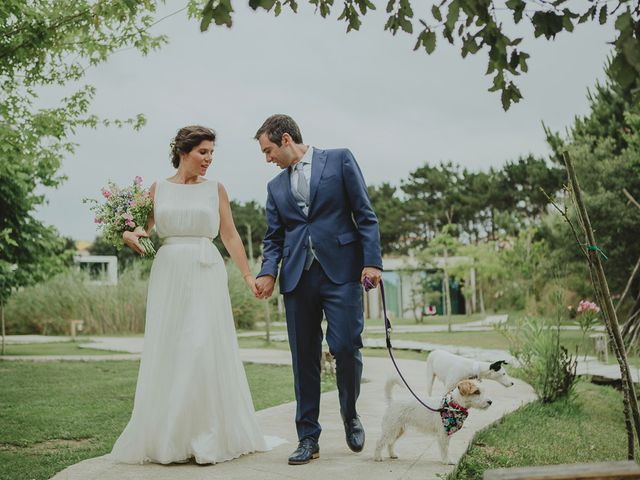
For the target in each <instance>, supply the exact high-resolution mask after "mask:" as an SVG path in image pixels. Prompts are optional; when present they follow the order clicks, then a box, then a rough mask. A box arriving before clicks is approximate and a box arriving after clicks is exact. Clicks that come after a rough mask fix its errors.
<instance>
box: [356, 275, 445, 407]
mask: <svg viewBox="0 0 640 480" xmlns="http://www.w3.org/2000/svg"><path fill="white" fill-rule="evenodd" d="M362 287H363V288H364V290H365V291H366V292H368V291H369V290H371V289H372V288H376V287H375V285H374V284H373V283H372V282H371V280H369V278H368V277H364V280H363V281H362ZM380 295H381V296H382V312H383V315H384V333H385V337H386V340H387V351H388V352H389V357H391V361H392V362H393V366H394V367H396V371H397V372H398V375H400V378H401V379H402V382H403V383H404V385H405V386H406V387H407V388H408V389H409V391H410V392H411V395H413V396H414V397H415V399H416V400H417V401H418V402H419V403H420V404H421V405H422V406H423V407H425V408H426V409H428V410H431V411H432V412H443V411H444V410H445V409H444V408H433V407H430V406H429V405H427V404H426V403H424V402H423V401H422V400H421V399H420V397H418V395H416V393H415V392H414V391H413V389H412V388H411V387H410V386H409V384H408V383H407V381H406V380H405V378H404V375H402V372H401V371H400V368H398V364H397V363H396V359H395V358H394V356H393V347H392V345H391V321H390V320H389V315H387V302H386V300H385V298H384V283H383V282H382V278H381V279H380Z"/></svg>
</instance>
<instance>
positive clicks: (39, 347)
mask: <svg viewBox="0 0 640 480" xmlns="http://www.w3.org/2000/svg"><path fill="white" fill-rule="evenodd" d="M82 343H85V342H82ZM118 353H121V352H112V351H110V350H95V349H93V348H80V347H79V346H78V342H71V341H68V342H55V343H23V344H9V345H5V354H6V355H8V356H11V355H114V354H118Z"/></svg>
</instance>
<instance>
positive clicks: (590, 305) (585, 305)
mask: <svg viewBox="0 0 640 480" xmlns="http://www.w3.org/2000/svg"><path fill="white" fill-rule="evenodd" d="M577 312H578V313H583V312H593V313H598V312H600V307H598V305H596V303H595V302H590V301H588V300H580V303H579V304H578V309H577Z"/></svg>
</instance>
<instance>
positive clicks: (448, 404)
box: [373, 377, 491, 464]
mask: <svg viewBox="0 0 640 480" xmlns="http://www.w3.org/2000/svg"><path fill="white" fill-rule="evenodd" d="M396 384H400V381H399V380H398V379H397V378H395V377H394V378H390V379H389V380H387V383H386V385H385V394H386V398H387V404H388V406H387V410H386V411H385V413H384V416H383V417H382V433H381V435H380V439H379V440H378V443H377V444H376V450H375V453H374V456H373V458H374V460H376V461H378V462H381V461H382V449H383V448H384V447H387V451H388V452H389V457H391V458H398V456H397V455H396V453H395V450H394V445H395V443H396V441H397V440H398V439H399V438H400V437H401V436H402V435H403V434H404V432H405V431H406V430H407V428H409V427H413V428H415V429H417V430H418V431H420V432H422V433H425V434H427V435H429V434H431V435H435V436H436V438H437V439H438V445H439V446H440V455H441V457H442V463H444V464H453V463H454V462H452V461H451V460H450V459H449V438H450V436H451V435H453V433H455V432H457V431H458V430H460V428H462V424H463V423H464V421H465V419H466V418H467V415H468V409H469V408H480V409H485V408H488V407H489V405H491V400H489V399H488V398H487V397H486V396H485V395H484V393H483V392H482V390H481V389H480V387H479V386H478V385H477V384H476V383H475V382H473V381H471V380H463V381H461V382H459V383H458V384H457V385H456V387H455V388H454V389H453V390H452V391H450V392H448V393H447V394H446V395H445V396H444V398H438V397H432V398H428V399H427V400H426V401H425V403H426V404H427V405H429V406H433V408H436V409H440V410H441V411H435V412H433V411H431V410H428V409H426V408H425V407H424V406H423V405H421V404H420V403H418V402H417V401H415V400H414V399H412V400H409V401H393V398H392V395H391V391H392V389H393V386H394V385H396Z"/></svg>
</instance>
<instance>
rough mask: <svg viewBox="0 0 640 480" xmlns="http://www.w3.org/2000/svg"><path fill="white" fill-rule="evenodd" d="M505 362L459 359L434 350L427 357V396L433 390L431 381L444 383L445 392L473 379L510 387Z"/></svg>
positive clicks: (510, 382)
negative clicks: (490, 381) (463, 381)
mask: <svg viewBox="0 0 640 480" xmlns="http://www.w3.org/2000/svg"><path fill="white" fill-rule="evenodd" d="M506 363H507V362H505V361H504V360H498V361H497V362H493V363H489V362H478V361H475V360H471V359H469V358H465V357H460V356H458V355H454V354H453V353H449V352H447V351H445V350H434V351H432V352H431V353H430V354H429V356H428V357H427V395H431V391H432V390H433V380H434V379H435V378H436V377H438V379H439V380H440V381H441V382H442V383H444V389H445V391H446V392H448V391H449V390H451V389H452V388H453V387H454V386H455V385H456V384H457V383H458V382H459V381H460V380H465V379H474V378H477V379H478V380H484V379H487V380H494V381H496V382H498V383H500V384H501V385H504V386H505V387H511V386H512V385H513V380H511V378H509V375H507V372H506V371H505V369H504V365H505V364H506Z"/></svg>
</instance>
